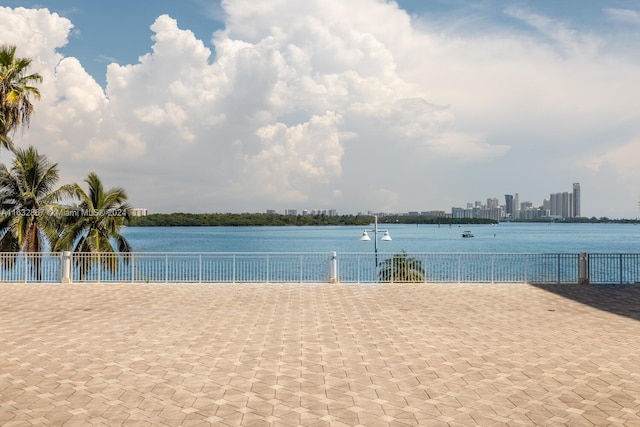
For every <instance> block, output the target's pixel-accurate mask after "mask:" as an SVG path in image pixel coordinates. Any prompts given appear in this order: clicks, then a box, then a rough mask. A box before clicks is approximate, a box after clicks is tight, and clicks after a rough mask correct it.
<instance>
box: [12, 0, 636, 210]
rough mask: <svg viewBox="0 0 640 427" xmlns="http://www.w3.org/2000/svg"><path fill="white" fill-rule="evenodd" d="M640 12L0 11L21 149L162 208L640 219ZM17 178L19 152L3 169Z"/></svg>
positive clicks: (112, 5) (229, 4)
mask: <svg viewBox="0 0 640 427" xmlns="http://www.w3.org/2000/svg"><path fill="white" fill-rule="evenodd" d="M639 39H640V0H593V1H583V0H563V1H557V0H536V1H534V0H530V1H524V0H521V1H509V0H398V1H397V2H394V1H390V0H350V1H348V2H346V1H344V0H305V1H295V0H288V1H285V0H262V1H260V2H256V1H253V0H222V1H217V0H182V1H180V2H178V1H174V0H136V1H135V2H132V1H130V0H126V1H125V0H111V1H109V2H94V1H90V2H88V1H85V0H34V1H31V0H24V1H18V0H0V43H2V44H15V45H16V46H17V47H18V56H24V57H30V58H32V59H33V64H32V68H31V70H32V71H34V72H38V73H40V74H41V75H42V76H43V77H44V81H43V83H42V84H41V85H40V86H39V87H40V91H41V93H42V98H41V100H39V101H37V102H36V105H35V110H34V115H33V117H32V120H31V124H30V127H29V128H28V129H26V130H24V131H18V132H17V133H16V134H15V135H14V137H13V139H14V141H15V143H16V145H17V146H18V147H27V146H29V145H34V146H36V147H37V148H38V150H39V152H40V153H42V154H45V155H47V157H48V158H49V159H50V160H52V161H54V162H57V163H58V165H59V168H60V171H61V174H60V175H61V184H62V183H68V182H79V183H80V182H82V180H83V179H85V178H86V176H87V175H88V174H89V172H95V173H97V174H98V175H99V176H100V177H101V178H102V180H103V182H104V184H105V185H106V186H107V187H112V186H121V187H124V188H125V189H126V190H127V193H128V195H129V201H130V204H131V205H132V206H135V207H144V208H147V209H149V212H150V213H153V212H166V213H169V212H265V211H266V210H267V209H274V210H276V211H278V212H281V213H283V212H284V210H285V209H298V210H299V211H301V210H303V209H309V210H311V209H336V210H337V211H338V213H340V214H343V213H344V214H352V213H358V212H368V211H372V212H390V213H393V212H407V211H430V210H444V211H446V212H450V209H451V207H454V206H455V207H466V204H467V203H468V202H475V201H481V202H483V203H485V202H486V200H487V198H493V197H496V198H498V199H499V200H500V203H502V204H503V203H504V195H505V194H516V193H517V194H518V195H519V199H520V201H521V202H525V201H530V202H532V203H533V205H534V206H540V205H542V202H543V200H544V199H548V198H549V195H550V194H551V193H558V192H565V191H568V192H570V191H571V190H572V184H573V183H574V182H579V183H580V184H581V199H582V215H583V216H587V217H591V216H596V217H601V216H607V217H610V218H635V217H638V216H640V211H639V204H638V202H639V200H640V167H638V166H639V160H638V159H639V158H640V78H639V76H640V44H638V42H637V40H639ZM0 160H1V161H5V162H8V161H10V154H9V153H7V152H6V151H3V152H1V153H0Z"/></svg>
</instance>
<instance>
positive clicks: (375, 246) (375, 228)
mask: <svg viewBox="0 0 640 427" xmlns="http://www.w3.org/2000/svg"><path fill="white" fill-rule="evenodd" d="M367 231H369V233H373V252H374V253H375V255H376V268H377V267H378V232H381V233H384V235H383V236H382V239H380V240H382V241H383V242H390V241H391V235H390V234H389V232H388V231H387V230H378V217H377V215H374V216H373V230H364V231H363V232H362V236H361V237H360V240H361V241H363V242H368V241H369V240H371V237H369V234H368V233H367Z"/></svg>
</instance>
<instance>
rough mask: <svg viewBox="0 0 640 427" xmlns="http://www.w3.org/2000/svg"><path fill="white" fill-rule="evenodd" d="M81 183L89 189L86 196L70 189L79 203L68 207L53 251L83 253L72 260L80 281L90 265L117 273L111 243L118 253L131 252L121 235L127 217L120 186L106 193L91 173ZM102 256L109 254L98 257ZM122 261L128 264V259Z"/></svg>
mask: <svg viewBox="0 0 640 427" xmlns="http://www.w3.org/2000/svg"><path fill="white" fill-rule="evenodd" d="M84 181H85V182H86V183H87V185H88V187H89V192H88V193H87V192H85V191H84V190H83V189H82V187H80V186H79V185H78V184H73V185H72V186H71V193H72V194H73V196H74V197H75V198H76V199H78V200H79V201H80V204H79V205H76V206H74V207H72V208H71V210H70V212H72V213H73V215H67V216H66V218H68V220H67V224H66V225H65V227H64V229H63V232H62V234H61V236H60V238H59V239H58V240H57V242H56V244H55V248H54V249H55V250H72V251H73V252H76V253H83V254H86V255H81V256H78V257H74V259H75V262H76V265H77V266H78V268H79V271H80V276H81V277H82V278H84V277H85V276H86V274H87V272H88V271H89V268H90V267H91V265H93V264H101V265H102V269H103V270H104V271H110V272H112V273H114V272H116V271H117V269H118V259H117V256H115V253H116V248H114V246H113V245H112V242H114V243H115V245H116V247H117V251H118V252H120V253H125V254H126V253H129V252H131V246H130V245H129V242H128V241H127V239H125V238H124V236H122V234H120V229H121V228H122V226H123V225H124V224H125V222H126V220H127V218H128V209H129V206H128V205H127V204H126V200H127V194H126V192H125V191H124V189H122V188H120V187H115V188H111V189H110V190H108V191H105V190H104V187H103V185H102V181H101V180H100V178H98V175H96V174H95V173H93V172H92V173H90V174H89V176H88V177H87V178H86V179H85V180H84ZM104 253H108V254H111V255H110V256H109V255H107V256H104V255H100V254H104ZM124 260H125V262H127V261H128V258H127V257H125V258H124Z"/></svg>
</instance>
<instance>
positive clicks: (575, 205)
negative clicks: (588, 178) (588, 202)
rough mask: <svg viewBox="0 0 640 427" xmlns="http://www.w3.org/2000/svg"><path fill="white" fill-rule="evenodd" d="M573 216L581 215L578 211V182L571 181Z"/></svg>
mask: <svg viewBox="0 0 640 427" xmlns="http://www.w3.org/2000/svg"><path fill="white" fill-rule="evenodd" d="M573 216H575V217H578V216H581V213H580V183H579V182H574V183H573Z"/></svg>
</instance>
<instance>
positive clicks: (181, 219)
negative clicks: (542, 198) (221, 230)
mask: <svg viewBox="0 0 640 427" xmlns="http://www.w3.org/2000/svg"><path fill="white" fill-rule="evenodd" d="M372 222H373V216H371V215H336V216H328V215H281V214H262V213H241V214H236V213H225V214H221V213H213V214H196V213H170V214H165V213H158V214H151V215H147V216H139V217H130V218H129V223H128V226H130V227H256V226H322V225H327V226H336V225H359V226H367V225H369V224H371V223H372ZM512 222H526V223H552V222H562V223H599V224H600V223H616V224H638V223H640V220H638V219H617V220H613V219H609V218H595V217H593V218H570V219H567V220H564V221H548V220H547V221H523V220H518V221H512ZM378 223H380V224H432V225H437V224H443V225H448V224H452V225H462V224H498V222H496V221H494V220H490V219H482V218H443V217H428V216H422V215H420V216H410V215H386V216H379V217H378Z"/></svg>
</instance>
